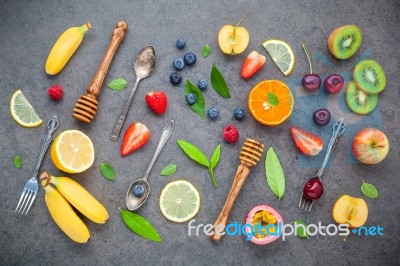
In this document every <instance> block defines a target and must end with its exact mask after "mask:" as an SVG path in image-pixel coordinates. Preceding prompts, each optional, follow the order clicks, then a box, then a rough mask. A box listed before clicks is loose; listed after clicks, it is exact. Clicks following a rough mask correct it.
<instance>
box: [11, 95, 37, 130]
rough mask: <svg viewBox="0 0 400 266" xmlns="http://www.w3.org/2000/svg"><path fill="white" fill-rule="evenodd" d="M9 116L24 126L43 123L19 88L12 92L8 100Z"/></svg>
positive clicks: (34, 125)
mask: <svg viewBox="0 0 400 266" xmlns="http://www.w3.org/2000/svg"><path fill="white" fill-rule="evenodd" d="M10 112H11V116H12V117H13V118H14V120H15V121H17V123H18V124H20V125H21V126H24V127H37V126H38V125H40V124H41V123H43V121H42V119H40V117H39V116H38V115H37V113H36V112H35V110H34V109H33V107H32V105H31V104H30V103H29V102H28V100H27V99H26V98H25V96H24V95H23V94H22V91H21V90H17V91H16V92H14V94H13V96H12V97H11V101H10Z"/></svg>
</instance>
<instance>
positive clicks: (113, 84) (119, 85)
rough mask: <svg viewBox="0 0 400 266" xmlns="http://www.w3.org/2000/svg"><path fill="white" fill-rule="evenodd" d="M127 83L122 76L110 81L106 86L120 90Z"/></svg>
mask: <svg viewBox="0 0 400 266" xmlns="http://www.w3.org/2000/svg"><path fill="white" fill-rule="evenodd" d="M127 85H128V83H127V82H126V80H124V79H123V78H117V79H114V80H112V81H110V83H108V85H107V86H108V87H109V88H110V89H112V90H115V91H122V90H124V89H125V88H126V86H127Z"/></svg>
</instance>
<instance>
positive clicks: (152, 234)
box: [119, 208, 161, 242]
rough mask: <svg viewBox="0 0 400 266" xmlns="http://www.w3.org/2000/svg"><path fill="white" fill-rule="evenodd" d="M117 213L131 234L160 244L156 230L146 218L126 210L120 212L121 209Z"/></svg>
mask: <svg viewBox="0 0 400 266" xmlns="http://www.w3.org/2000/svg"><path fill="white" fill-rule="evenodd" d="M119 212H120V214H121V218H122V220H123V221H124V223H125V224H126V226H128V228H129V229H131V230H132V232H134V233H136V234H138V235H140V236H141V237H144V238H147V239H150V240H153V241H155V242H161V237H160V235H159V234H158V232H157V230H156V229H155V228H154V227H153V226H152V225H151V223H150V222H149V221H147V220H146V218H144V217H143V216H140V215H139V214H137V213H134V212H130V211H128V210H122V209H121V208H120V209H119Z"/></svg>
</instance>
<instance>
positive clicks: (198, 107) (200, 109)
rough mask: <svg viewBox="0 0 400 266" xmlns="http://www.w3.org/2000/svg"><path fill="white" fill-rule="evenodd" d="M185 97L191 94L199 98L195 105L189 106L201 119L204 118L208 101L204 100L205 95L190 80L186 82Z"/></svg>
mask: <svg viewBox="0 0 400 266" xmlns="http://www.w3.org/2000/svg"><path fill="white" fill-rule="evenodd" d="M184 93H185V96H187V95H188V94H189V93H194V94H196V96H197V101H196V102H195V103H194V104H193V105H189V106H190V108H191V109H192V110H193V111H194V112H196V113H197V114H198V115H199V116H200V117H201V118H204V109H205V108H206V100H205V99H204V96H203V93H202V92H201V90H200V89H199V88H197V87H196V86H195V85H193V84H192V83H191V82H190V80H186V84H185V91H184Z"/></svg>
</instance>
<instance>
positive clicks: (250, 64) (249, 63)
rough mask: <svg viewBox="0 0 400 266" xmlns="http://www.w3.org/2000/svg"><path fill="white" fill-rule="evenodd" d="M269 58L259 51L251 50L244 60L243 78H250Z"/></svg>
mask: <svg viewBox="0 0 400 266" xmlns="http://www.w3.org/2000/svg"><path fill="white" fill-rule="evenodd" d="M266 60H267V59H266V58H265V56H263V55H261V54H259V53H258V52H257V51H253V52H251V53H250V54H249V55H248V56H247V57H246V58H245V59H244V62H243V66H242V78H244V79H248V78H250V77H251V76H253V75H254V74H255V73H256V72H257V71H258V70H260V69H261V67H262V66H263V65H264V64H265V61H266Z"/></svg>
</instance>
